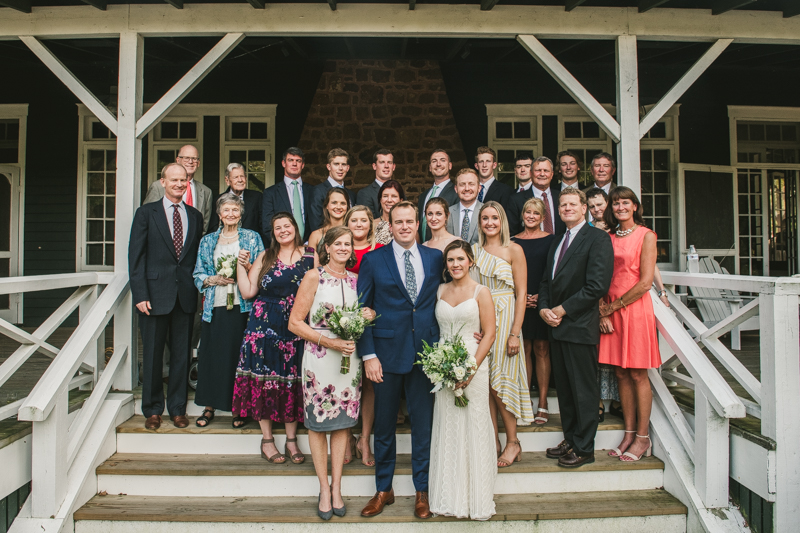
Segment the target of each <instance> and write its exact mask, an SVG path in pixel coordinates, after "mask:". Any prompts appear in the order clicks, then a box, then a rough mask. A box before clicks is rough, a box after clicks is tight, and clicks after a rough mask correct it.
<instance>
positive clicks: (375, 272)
mask: <svg viewBox="0 0 800 533" xmlns="http://www.w3.org/2000/svg"><path fill="white" fill-rule="evenodd" d="M389 223H390V224H391V230H392V236H393V237H394V240H393V241H392V243H391V244H390V245H388V246H384V247H383V248H378V249H377V250H374V251H372V252H370V253H368V254H366V255H365V256H364V259H363V260H362V261H361V269H360V272H359V276H358V292H359V294H360V295H361V297H360V298H361V303H362V304H363V305H364V306H366V307H369V308H372V309H374V310H375V312H376V313H377V314H378V318H377V320H376V321H375V325H374V326H373V327H370V328H367V329H366V330H365V331H364V334H363V335H362V337H361V339H360V340H359V341H358V354H359V355H360V356H361V358H362V359H363V360H364V373H365V374H366V376H367V377H368V378H369V379H370V380H371V381H372V383H373V387H374V389H375V429H374V430H375V485H376V486H377V489H378V491H377V492H376V493H375V496H373V497H372V499H371V500H370V501H369V503H367V506H366V507H364V509H363V510H362V511H361V516H366V517H372V516H375V515H378V514H380V513H381V512H382V511H383V508H384V506H386V505H391V504H393V503H394V490H393V489H392V478H393V477H394V466H395V461H396V458H397V457H396V446H395V444H396V439H395V426H396V419H397V410H398V408H399V407H400V394H401V392H402V391H403V390H405V393H406V402H407V405H408V412H409V415H410V417H411V468H412V472H413V479H414V488H415V489H416V491H417V493H416V500H415V502H414V515H415V516H416V517H417V518H430V517H431V511H430V507H429V505H428V466H429V463H430V448H431V424H432V422H433V394H431V393H430V390H431V382H430V380H429V379H428V378H427V376H425V374H424V373H423V372H422V368H421V367H420V366H419V365H414V362H415V361H416V360H417V353H418V352H421V351H422V341H423V340H424V341H426V342H427V343H428V344H433V343H434V342H436V341H438V340H439V326H438V324H437V323H436V316H435V313H434V308H435V306H436V291H437V289H438V287H439V280H440V276H441V273H442V254H441V252H439V251H438V250H435V249H433V248H428V247H426V246H417V243H416V240H415V237H416V235H417V230H418V227H419V217H418V212H417V208H416V207H415V206H414V204H412V203H411V202H400V203H398V204H397V205H395V206H394V207H393V208H392V210H391V212H390V213H389Z"/></svg>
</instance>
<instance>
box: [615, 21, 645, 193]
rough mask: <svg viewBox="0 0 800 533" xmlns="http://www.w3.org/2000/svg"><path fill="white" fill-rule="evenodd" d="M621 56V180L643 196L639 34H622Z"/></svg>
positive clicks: (618, 159)
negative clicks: (637, 39)
mask: <svg viewBox="0 0 800 533" xmlns="http://www.w3.org/2000/svg"><path fill="white" fill-rule="evenodd" d="M616 47H617V50H616V56H617V122H618V123H619V129H620V135H619V145H617V180H618V182H619V184H620V185H625V186H626V187H630V188H631V189H633V192H635V193H636V195H637V196H641V182H642V179H641V170H642V168H641V161H640V159H641V155H640V153H639V66H638V64H637V54H636V36H635V35H620V36H619V37H617V44H616Z"/></svg>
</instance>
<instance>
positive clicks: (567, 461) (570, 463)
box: [558, 450, 594, 468]
mask: <svg viewBox="0 0 800 533" xmlns="http://www.w3.org/2000/svg"><path fill="white" fill-rule="evenodd" d="M593 462H594V453H590V454H589V455H578V454H577V453H575V452H574V451H572V450H570V451H569V453H568V454H566V455H562V456H561V457H560V458H559V459H558V466H563V467H564V468H577V467H579V466H582V465H588V464H589V463H593Z"/></svg>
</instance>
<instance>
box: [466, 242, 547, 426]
mask: <svg viewBox="0 0 800 533" xmlns="http://www.w3.org/2000/svg"><path fill="white" fill-rule="evenodd" d="M472 251H473V252H474V254H475V268H473V269H472V271H471V273H470V276H471V277H472V279H474V280H475V281H477V282H478V283H480V284H481V285H485V286H486V287H488V288H489V290H491V292H492V299H493V300H494V308H495V314H496V316H497V337H496V339H495V341H494V345H493V346H492V351H491V353H490V354H489V357H490V360H489V379H490V383H491V386H492V389H494V390H495V391H496V392H497V395H498V396H500V399H501V400H502V401H503V404H505V406H506V410H508V412H510V413H513V414H514V416H515V417H516V418H517V425H518V426H527V425H528V424H530V423H531V422H533V416H534V415H533V406H532V405H531V395H530V390H529V387H528V379H527V377H526V372H525V357H524V355H523V354H522V353H519V354H518V355H515V356H513V357H508V355H507V354H506V352H507V347H508V334H509V333H510V332H511V325H512V324H513V323H514V304H515V302H516V298H515V297H514V277H513V274H512V273H511V264H510V263H509V262H508V261H506V260H504V259H501V258H500V257H497V256H495V255H492V254H490V253H489V252H486V251H484V249H483V248H482V247H481V246H480V244H473V245H472ZM521 348H522V339H520V349H521Z"/></svg>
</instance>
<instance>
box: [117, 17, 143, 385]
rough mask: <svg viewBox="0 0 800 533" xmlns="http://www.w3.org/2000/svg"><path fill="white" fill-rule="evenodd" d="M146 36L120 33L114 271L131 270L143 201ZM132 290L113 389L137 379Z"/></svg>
mask: <svg viewBox="0 0 800 533" xmlns="http://www.w3.org/2000/svg"><path fill="white" fill-rule="evenodd" d="M143 67H144V38H143V37H142V36H141V35H139V34H138V33H132V32H130V33H122V34H120V36H119V89H118V90H119V93H118V94H119V96H118V104H117V105H118V108H117V117H118V118H117V120H118V125H117V195H116V218H115V230H114V232H115V233H114V271H115V272H118V273H121V272H127V270H128V241H129V240H130V233H131V223H132V222H133V213H134V211H135V210H136V208H137V207H139V203H140V202H141V176H142V140H141V139H139V138H137V137H136V121H137V120H139V118H141V116H142V87H143V73H144V68H143ZM133 303H134V302H133V300H132V297H131V294H130V292H129V293H128V295H127V296H126V297H125V301H124V302H123V303H122V305H120V309H119V311H117V313H116V315H115V316H114V346H123V345H125V346H128V347H129V350H128V354H129V356H128V364H126V365H124V366H123V368H121V369H120V371H119V373H118V374H117V379H116V380H115V381H114V388H115V389H118V390H131V389H133V388H134V387H135V386H136V384H137V382H138V353H139V351H138V347H137V335H136V315H135V313H134V312H133Z"/></svg>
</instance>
